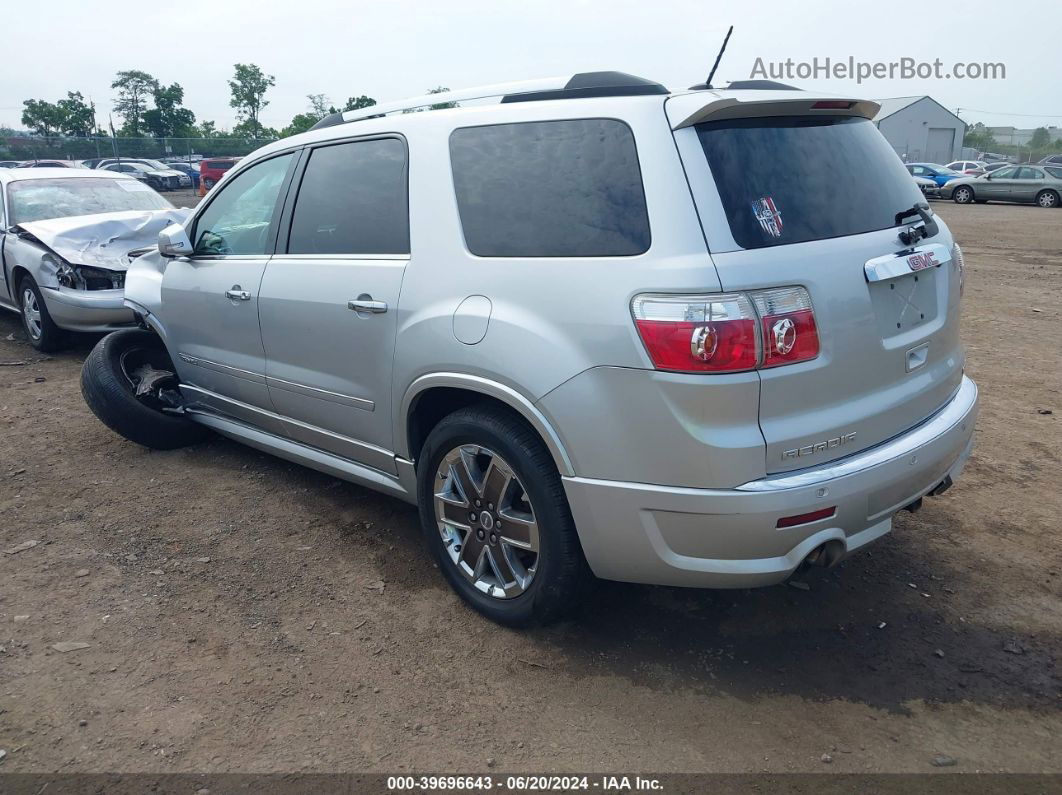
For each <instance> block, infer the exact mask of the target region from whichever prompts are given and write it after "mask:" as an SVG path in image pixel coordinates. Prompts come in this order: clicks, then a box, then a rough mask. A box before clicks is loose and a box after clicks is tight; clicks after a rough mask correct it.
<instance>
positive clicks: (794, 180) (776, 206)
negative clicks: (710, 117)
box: [696, 116, 930, 249]
mask: <svg viewBox="0 0 1062 795" xmlns="http://www.w3.org/2000/svg"><path fill="white" fill-rule="evenodd" d="M696 130H697V136H698V138H699V139H700V143H701V147H702V148H703V150H704V154H705V157H706V158H707V160H708V165H709V167H710V168H711V172H712V177H713V179H714V180H715V184H716V187H717V188H718V191H719V196H720V199H721V201H722V203H723V208H724V210H725V211H726V215H727V220H728V221H729V224H730V230H731V232H732V234H733V235H734V240H735V241H736V242H737V243H738V245H740V246H741V247H742V248H747V249H748V248H762V247H764V246H777V245H784V244H787V243H802V242H805V241H809V240H823V239H826V238H832V237H842V236H845V235H855V234H860V233H864V232H872V231H875V230H878V229H887V228H889V227H892V226H896V215H897V213H899V212H901V211H904V210H907V209H909V208H911V207H912V206H913V205H915V204H916V203H919V202H921V201H923V199H922V193H921V191H920V190H919V189H918V186H917V185H916V184H915V182H914V180H912V179H911V177H910V175H909V174H908V171H907V169H906V168H905V167H904V164H903V163H902V162H901V161H900V159H899V157H897V155H896V153H895V152H894V151H893V149H892V147H891V146H889V144H888V142H886V140H885V139H884V138H883V137H882V136H881V134H880V133H879V132H878V130H877V128H876V127H874V124H873V122H871V121H870V120H868V119H863V118H853V117H847V116H836V117H821V116H814V117H804V116H780V117H773V118H754V119H735V120H728V121H718V122H706V123H703V124H698V125H696ZM910 168H911V171H912V172H913V173H914V174H916V175H919V176H925V175H928V174H929V173H930V172H929V170H928V169H925V168H924V167H921V166H913V167H910Z"/></svg>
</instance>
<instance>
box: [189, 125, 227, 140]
mask: <svg viewBox="0 0 1062 795" xmlns="http://www.w3.org/2000/svg"><path fill="white" fill-rule="evenodd" d="M196 133H197V135H198V136H199V137H200V138H224V137H225V136H226V135H227V134H228V133H224V132H222V131H221V130H219V129H218V126H217V124H215V123H214V122H212V121H204V122H201V123H200V124H199V129H198V130H197V131H196Z"/></svg>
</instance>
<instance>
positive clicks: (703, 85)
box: [690, 25, 734, 91]
mask: <svg viewBox="0 0 1062 795" xmlns="http://www.w3.org/2000/svg"><path fill="white" fill-rule="evenodd" d="M733 32H734V26H733V25H731V26H730V30H728V31H727V32H726V38H725V39H723V46H722V47H720V48H719V54H718V55H717V56H715V63H714V64H712V71H710V72H709V73H708V79H707V80H705V81H704V82H703V83H698V84H697V85H695V86H690V91H703V90H705V89H710V88H711V87H712V78H713V77H715V70H716V69H718V68H719V61H720V60H721V59H722V57H723V53H724V52H726V44H727V42H728V41H730V34H731V33H733Z"/></svg>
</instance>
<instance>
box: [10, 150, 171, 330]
mask: <svg viewBox="0 0 1062 795" xmlns="http://www.w3.org/2000/svg"><path fill="white" fill-rule="evenodd" d="M0 194H2V195H0V230H2V232H0V254H2V259H3V267H2V268H0V308H4V309H9V310H11V311H13V312H19V313H20V314H21V315H22V323H23V326H24V327H25V329H26V334H27V335H28V336H29V340H30V342H31V343H32V344H33V346H34V347H35V348H37V349H38V350H41V351H54V350H57V349H58V348H61V347H62V346H63V344H64V343H65V342H66V341H67V336H68V335H67V333H66V332H68V331H93V332H99V331H111V330H113V329H116V328H122V327H123V326H129V325H131V324H132V323H133V321H134V316H133V313H132V311H131V310H130V309H129V308H127V307H126V306H125V305H124V304H123V302H122V299H123V296H124V289H123V287H124V284H125V271H126V268H128V267H129V265H130V264H131V263H132V261H133V259H135V257H136V256H137V254H138V253H142V251H143V250H144V248H145V247H151V248H153V247H154V245H155V242H156V241H157V239H158V234H159V230H161V229H163V228H165V227H166V226H167V225H168V224H170V223H173V222H175V221H177V222H180V221H182V220H183V219H185V218H186V217H187V216H188V212H189V211H188V210H178V209H175V208H174V207H173V205H172V204H170V203H169V202H168V201H166V199H164V198H163V197H162V196H160V195H159V194H158V193H156V192H155V191H154V190H152V189H151V188H150V187H148V186H147V185H145V184H143V183H141V182H138V181H137V180H135V179H133V178H132V177H129V176H125V175H122V174H115V173H113V172H110V171H95V170H92V169H77V170H76V171H71V170H70V169H65V168H54V169H48V168H40V169H32V170H31V169H22V168H12V169H0Z"/></svg>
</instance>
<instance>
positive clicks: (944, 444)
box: [563, 377, 977, 588]
mask: <svg viewBox="0 0 1062 795" xmlns="http://www.w3.org/2000/svg"><path fill="white" fill-rule="evenodd" d="M976 419H977V387H976V385H975V384H974V382H973V381H971V380H970V379H969V378H966V377H963V380H962V383H961V385H960V387H959V390H958V391H957V392H956V394H955V395H954V397H953V398H952V399H951V401H950V402H949V403H948V404H947V405H946V406H945V407H944V408H943V409H941V410H940V411H938V412H937V413H936V414H935V415H934V416H933V417H931V418H930V419H929V420H927V421H926V422H924V423H922V424H921V425H919V426H918V427H916V428H914V429H912V430H911V431H908V432H907V433H905V434H904V435H903V436H900V437H897V438H896V439H893V440H892V441H889V442H886V443H884V444H881V445H878V446H877V447H874V448H872V449H870V450H865V451H863V452H862V453H859V454H858V455H855V456H851V457H849V458H846V459H842V460H840V461H835V462H831V463H830V464H827V465H824V466H822V467H817V468H814V469H805V470H800V471H797V472H787V473H785V474H782V475H777V476H772V477H768V478H764V479H762V480H757V481H753V482H750V483H746V484H744V485H742V486H739V487H737V488H735V489H692V488H671V487H667V486H656V485H650V484H642V483H622V482H617V481H609V480H593V479H588V478H579V477H568V478H564V479H563V482H564V488H565V491H566V493H567V495H568V501H569V503H570V505H571V508H572V513H573V515H574V518H575V522H576V526H577V527H578V529H579V538H580V541H581V542H582V546H583V551H584V552H585V553H586V558H587V561H588V562H589V564H590V567H591V568H592V569H593V571H594V573H595V574H597V576H599V577H602V578H604V579H610V580H623V581H628V582H642V583H652V584H657V585H681V586H692V587H708V588H749V587H754V586H759V585H771V584H773V583H777V582H781V581H783V580H785V579H786V578H788V577H789V576H790V575H791V574H792V573H793V572H794V571H795V569H796V568H797V567H798V566H799V565H800V564H801V562H802V561H803V560H804V559H805V558H806V557H807V556H808V555H809V554H810V553H811V552H812V551H814V550H816V549H817V548H819V547H820V546H822V545H824V544H827V545H828V549H829V550H830V552H829V555H830V557H831V558H833V559H834V560H839V559H841V558H843V557H845V556H847V555H849V554H851V553H852V552H854V551H856V550H857V549H859V548H861V547H863V546H865V545H866V544H868V543H870V542H871V541H874V540H875V539H877V538H879V537H881V536H882V535H884V534H885V533H887V532H889V530H890V529H891V527H892V516H893V514H895V513H896V512H897V511H898V510H900V509H901V508H903V507H904V506H906V505H909V504H910V503H912V502H914V501H915V500H917V499H919V498H921V497H923V496H925V495H926V494H928V493H929V492H931V491H933V490H934V489H935V488H936V487H937V486H938V485H939V484H941V483H942V481H944V480H945V479H946V478H948V477H950V478H952V479H956V478H958V476H959V473H960V471H961V470H962V467H963V464H964V463H965V462H966V458H967V457H968V456H969V454H970V450H971V449H972V447H973V430H974V423H975V421H976ZM830 507H836V512H835V514H834V515H832V516H830V517H828V518H825V519H821V520H819V521H815V522H810V523H807V524H801V525H798V526H795V527H787V528H781V529H779V528H777V523H778V520H779V519H782V518H784V517H790V516H794V515H799V514H806V513H811V512H814V511H818V510H822V509H825V508H830Z"/></svg>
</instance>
